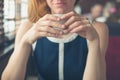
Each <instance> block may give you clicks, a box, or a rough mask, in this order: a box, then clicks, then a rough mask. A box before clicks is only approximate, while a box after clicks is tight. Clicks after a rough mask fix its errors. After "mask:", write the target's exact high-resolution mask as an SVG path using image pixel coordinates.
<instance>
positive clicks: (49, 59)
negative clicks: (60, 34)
mask: <svg viewBox="0 0 120 80" xmlns="http://www.w3.org/2000/svg"><path fill="white" fill-rule="evenodd" d="M58 53H59V44H58V43H54V42H51V41H49V40H48V39H47V38H46V37H44V38H40V39H38V40H37V44H36V48H35V53H34V60H35V65H36V70H37V72H38V75H39V79H40V80H59V76H58V74H59V73H58ZM87 54H88V48H87V41H86V39H85V38H82V37H80V36H77V37H76V39H75V40H73V41H71V42H68V43H64V80H82V78H83V73H84V69H85V66H86V59H87Z"/></svg>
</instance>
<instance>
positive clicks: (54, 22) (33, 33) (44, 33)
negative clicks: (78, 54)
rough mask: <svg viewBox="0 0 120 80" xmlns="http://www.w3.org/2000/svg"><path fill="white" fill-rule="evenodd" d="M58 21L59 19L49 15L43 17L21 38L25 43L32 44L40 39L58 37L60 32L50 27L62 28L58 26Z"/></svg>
mask: <svg viewBox="0 0 120 80" xmlns="http://www.w3.org/2000/svg"><path fill="white" fill-rule="evenodd" d="M59 21H60V18H58V17H56V16H54V15H51V14H47V15H45V16H43V17H42V18H40V19H39V20H38V21H37V22H36V23H35V24H34V25H33V27H32V28H31V29H30V30H28V32H26V34H25V35H24V37H23V38H24V40H25V42H27V43H29V44H32V43H34V42H35V41H36V40H37V39H38V38H41V37H60V34H62V32H60V31H59V30H56V29H54V28H53V27H52V26H57V27H58V28H64V25H62V24H60V23H59Z"/></svg>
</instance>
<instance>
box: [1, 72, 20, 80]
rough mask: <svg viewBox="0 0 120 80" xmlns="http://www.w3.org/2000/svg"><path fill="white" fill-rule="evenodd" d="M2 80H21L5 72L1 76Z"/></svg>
mask: <svg viewBox="0 0 120 80" xmlns="http://www.w3.org/2000/svg"><path fill="white" fill-rule="evenodd" d="M1 80H19V79H16V77H15V76H14V75H12V73H10V74H9V73H6V72H3V73H2V76H1Z"/></svg>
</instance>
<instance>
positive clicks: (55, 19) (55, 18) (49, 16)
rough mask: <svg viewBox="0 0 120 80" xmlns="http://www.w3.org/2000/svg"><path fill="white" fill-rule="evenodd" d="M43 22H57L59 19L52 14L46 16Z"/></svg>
mask: <svg viewBox="0 0 120 80" xmlns="http://www.w3.org/2000/svg"><path fill="white" fill-rule="evenodd" d="M42 19H43V20H52V21H59V20H60V18H59V17H58V16H54V15H52V14H46V15H45V16H44V17H43V18H42Z"/></svg>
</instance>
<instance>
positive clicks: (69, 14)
mask: <svg viewBox="0 0 120 80" xmlns="http://www.w3.org/2000/svg"><path fill="white" fill-rule="evenodd" d="M75 15H76V13H75V12H73V11H72V12H69V13H67V14H64V15H63V16H62V17H61V18H60V19H62V20H65V19H69V18H70V17H71V16H75Z"/></svg>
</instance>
